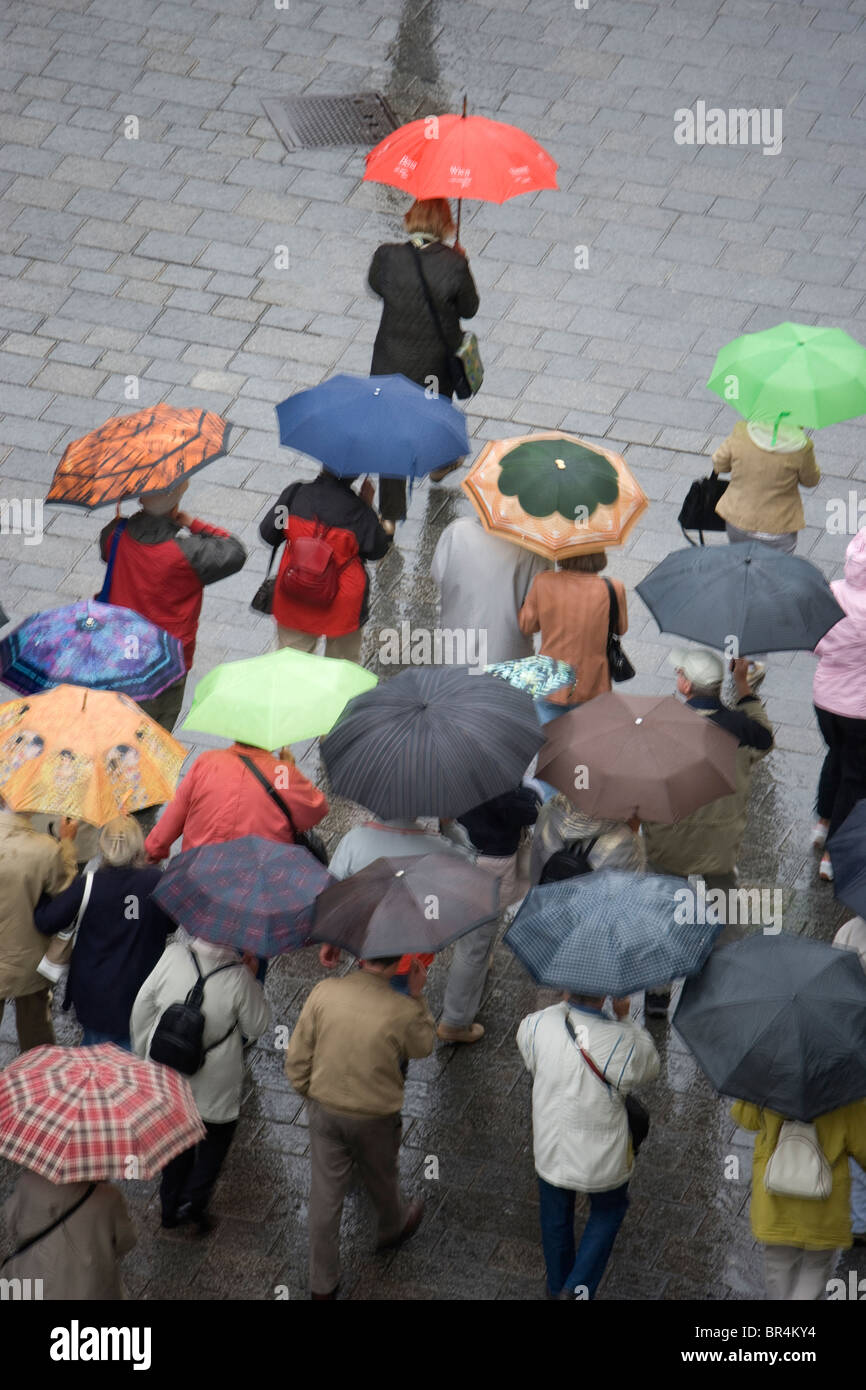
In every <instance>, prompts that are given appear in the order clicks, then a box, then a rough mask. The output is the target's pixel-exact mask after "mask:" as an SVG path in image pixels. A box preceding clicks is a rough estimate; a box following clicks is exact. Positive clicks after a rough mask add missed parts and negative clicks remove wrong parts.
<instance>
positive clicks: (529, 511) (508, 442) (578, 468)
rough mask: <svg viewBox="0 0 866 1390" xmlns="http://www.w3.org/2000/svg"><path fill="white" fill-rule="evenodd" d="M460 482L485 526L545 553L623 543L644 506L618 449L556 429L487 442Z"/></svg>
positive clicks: (552, 556)
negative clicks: (604, 446)
mask: <svg viewBox="0 0 866 1390" xmlns="http://www.w3.org/2000/svg"><path fill="white" fill-rule="evenodd" d="M461 487H462V488H463V491H464V492H465V493H466V494H467V495H468V496H469V498H470V499H471V501H472V505H473V506H474V507H475V510H476V511H477V513H478V515H479V517H480V518H481V521H482V524H483V526H484V528H485V530H487V531H490V532H491V533H492V534H493V535H496V536H503V537H504V538H505V539H506V540H510V541H514V542H515V543H516V544H517V545H520V546H522V547H523V548H524V549H525V550H532V551H534V552H535V554H536V555H543V556H544V557H545V559H548V560H563V559H565V558H566V557H568V556H570V555H585V554H587V553H588V552H589V551H593V550H604V549H606V548H607V547H608V546H613V545H622V543H623V541H624V540H625V538H626V536H627V535H628V533H629V531H630V530H631V528H632V526H633V525H634V523H635V522H636V521H637V518H638V517H639V516H640V515H641V513H642V512H643V511H645V509H646V508H647V507H648V506H649V502H648V500H647V497H646V495H645V494H644V492H643V491H642V490H641V488H640V487H639V486H638V483H637V481H636V479H635V478H634V476H633V474H632V473H631V471H630V469H629V467H628V465H627V464H626V461H625V459H624V458H623V457H622V455H621V454H615V453H614V452H613V451H612V450H610V449H602V448H601V447H600V446H599V445H597V444H588V443H587V442H586V440H584V439H578V438H577V437H576V436H575V435H571V434H563V433H561V432H560V431H558V430H548V431H546V432H539V433H538V434H529V435H522V436H520V437H519V438H514V439H499V440H496V441H495V442H493V443H490V444H487V445H486V446H485V448H484V449H483V450H482V451H481V454H480V455H479V457H478V459H477V460H476V462H475V463H474V464H473V465H472V467H471V468H470V470H469V472H468V473H467V475H466V477H465V479H464V480H463V482H462V483H461Z"/></svg>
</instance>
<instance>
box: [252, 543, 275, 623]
mask: <svg viewBox="0 0 866 1390" xmlns="http://www.w3.org/2000/svg"><path fill="white" fill-rule="evenodd" d="M278 550H279V546H277V545H275V546H274V547H273V549H272V550H271V558H270V560H268V569H267V573H266V575H265V577H264V579H263V580H262V582H261V584H260V585H259V587H258V588H257V589H256V592H255V594H254V595H253V598H252V601H251V602H250V608H252V609H253V610H254V611H255V612H256V613H267V614H268V615H269V616H270V615H272V614H273V611H274V589H275V587H276V583H277V581H276V579H271V570H272V569H273V567H274V560H275V559H276V557H277V551H278Z"/></svg>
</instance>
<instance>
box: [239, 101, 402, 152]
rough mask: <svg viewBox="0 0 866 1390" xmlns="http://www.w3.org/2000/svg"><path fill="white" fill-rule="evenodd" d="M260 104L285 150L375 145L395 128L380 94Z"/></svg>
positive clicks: (391, 114)
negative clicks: (328, 146) (327, 146)
mask: <svg viewBox="0 0 866 1390" xmlns="http://www.w3.org/2000/svg"><path fill="white" fill-rule="evenodd" d="M262 105H263V106H264V108H265V112H266V114H267V116H268V117H269V119H270V120H271V121H272V122H273V125H274V128H275V130H276V132H277V134H278V135H279V137H280V139H281V140H282V142H283V144H284V145H285V147H286V149H287V150H301V149H310V148H311V147H314V146H320V145H370V146H372V145H375V144H377V143H378V142H379V141H380V140H384V138H385V136H386V135H390V134H391V131H392V130H396V129H397V126H398V121H397V118H396V117H395V115H394V112H393V111H392V110H391V108H390V106H389V105H388V103H387V101H386V100H385V98H384V97H383V96H382V95H381V93H379V92H356V93H355V94H354V95H353V96H347V97H326V96H321V97H284V98H283V99H282V100H280V101H273V100H269V101H263V102H262Z"/></svg>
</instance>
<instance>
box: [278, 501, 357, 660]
mask: <svg viewBox="0 0 866 1390" xmlns="http://www.w3.org/2000/svg"><path fill="white" fill-rule="evenodd" d="M318 532H319V523H318V522H316V521H307V520H306V519H305V518H304V517H300V516H290V517H289V519H288V525H287V527H286V529H285V537H286V542H287V543H286V545H284V546H283V553H282V555H281V556H280V567H279V570H278V571H277V582H276V585H275V586H274V604H273V614H274V617H275V618H276V620H277V622H278V623H279V624H280V626H281V627H291V628H294V629H295V631H296V632H315V633H316V634H317V635H318V636H319V637H345V636H346V634H347V633H349V632H357V630H358V628H359V627H360V626H361V608H362V606H363V603H364V597H365V595H366V592H367V572H366V570H365V569H364V566H363V564H362V563H361V561H360V559H359V558H358V542H357V539H356V537H355V536H354V535H353V534H352V532H351V531H345V530H342V529H341V528H338V527H334V526H331V527H326V528H325V533H324V535H323V537H322V539H323V540H326V541H328V543H329V544H330V546H331V549H332V550H333V552H334V559H335V560H336V563H337V569H338V572H339V574H338V579H337V585H338V587H337V594H336V597H335V599H334V601H333V603H331V604H330V605H329V606H328V607H327V608H317V607H312V606H311V605H310V604H308V603H305V602H304V600H303V599H299V598H292V597H291V596H290V595H287V594H285V593H283V589H282V583H281V581H282V577H283V575H284V574H285V572H286V570H287V569H288V567H289V564H290V562H291V558H292V541H295V540H297V539H298V537H299V536H315V535H316V534H318Z"/></svg>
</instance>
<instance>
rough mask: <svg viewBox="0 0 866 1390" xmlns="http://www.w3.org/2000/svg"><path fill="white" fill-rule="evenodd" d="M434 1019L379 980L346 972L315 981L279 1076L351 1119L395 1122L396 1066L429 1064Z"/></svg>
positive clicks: (399, 1084)
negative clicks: (424, 1060) (422, 1060)
mask: <svg viewBox="0 0 866 1390" xmlns="http://www.w3.org/2000/svg"><path fill="white" fill-rule="evenodd" d="M434 1042H435V1027H434V1023H433V1017H432V1015H431V1013H430V1010H429V1009H428V1007H427V1005H426V1003H425V1002H424V1000H423V999H412V998H411V997H410V996H408V995H403V994H397V993H396V992H395V991H394V990H393V989H392V988H391V986H390V985H389V983H388V981H387V980H386V979H383V977H382V976H381V975H374V974H373V973H372V972H370V971H367V970H353V971H352V973H351V975H345V976H343V977H342V978H340V979H337V980H322V981H320V983H319V984H317V985H316V986H315V988H314V989H313V990H312V991H311V993H310V997H309V998H308V1000H307V1002H306V1004H305V1005H304V1007H303V1009H302V1010H301V1016H300V1018H299V1019H298V1022H297V1025H296V1027H295V1031H294V1033H293V1034H292V1037H291V1041H290V1042H289V1048H288V1051H287V1053H286V1076H287V1077H288V1078H289V1081H290V1082H291V1084H292V1086H293V1087H294V1088H295V1090H296V1091H297V1092H298V1094H299V1095H301V1096H307V1095H308V1096H309V1097H310V1098H311V1099H312V1100H317V1101H318V1102H319V1104H320V1105H324V1106H325V1108H326V1109H327V1110H342V1111H346V1112H348V1113H349V1114H352V1115H371V1116H372V1115H396V1114H397V1113H398V1112H399V1110H400V1109H401V1107H402V1105H403V1074H402V1072H401V1070H400V1064H401V1062H405V1061H407V1060H408V1059H409V1058H410V1057H429V1056H430V1053H431V1052H432V1051H433V1044H434Z"/></svg>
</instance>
